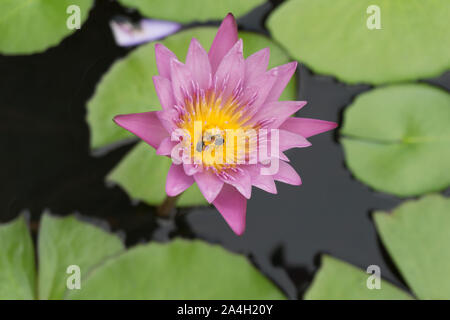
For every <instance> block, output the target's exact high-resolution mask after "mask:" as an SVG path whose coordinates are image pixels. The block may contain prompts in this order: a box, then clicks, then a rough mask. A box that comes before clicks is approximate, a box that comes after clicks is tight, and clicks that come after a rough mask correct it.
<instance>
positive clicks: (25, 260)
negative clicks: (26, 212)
mask: <svg viewBox="0 0 450 320" xmlns="http://www.w3.org/2000/svg"><path fill="white" fill-rule="evenodd" d="M35 278H36V271H35V264H34V249H33V242H32V241H31V237H30V234H29V232H28V227H27V224H26V222H25V219H24V218H23V217H20V218H18V219H16V220H14V221H12V222H10V223H7V224H3V225H0V299H1V300H30V299H34V297H35V289H36V285H35V283H36V282H35Z"/></svg>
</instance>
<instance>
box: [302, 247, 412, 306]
mask: <svg viewBox="0 0 450 320" xmlns="http://www.w3.org/2000/svg"><path fill="white" fill-rule="evenodd" d="M370 276H371V274H368V273H365V272H364V271H363V270H361V269H358V268H356V267H354V266H352V265H351V264H348V263H346V262H343V261H340V260H338V259H335V258H333V257H330V256H327V255H324V256H322V265H321V267H320V269H319V271H318V272H317V274H316V276H315V278H314V281H313V283H312V285H311V287H309V289H308V291H307V292H306V293H305V296H304V298H305V299H307V300H324V299H326V300H369V299H370V300H374V299H382V300H404V299H412V297H411V296H410V295H408V294H407V293H405V292H404V291H402V290H400V289H399V288H397V287H395V286H394V285H392V284H390V283H388V282H386V281H384V280H382V279H381V288H380V289H375V288H374V289H369V288H368V287H367V280H368V278H369V277H370Z"/></svg>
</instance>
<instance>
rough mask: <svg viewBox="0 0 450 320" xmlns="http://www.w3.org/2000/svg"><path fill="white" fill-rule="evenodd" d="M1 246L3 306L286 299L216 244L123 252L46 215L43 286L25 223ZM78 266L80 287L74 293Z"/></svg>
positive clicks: (4, 232) (41, 245)
mask: <svg viewBox="0 0 450 320" xmlns="http://www.w3.org/2000/svg"><path fill="white" fill-rule="evenodd" d="M0 248H1V250H0V300H3V299H35V298H36V299H63V298H68V299H164V298H169V299H285V296H284V295H283V293H282V292H281V291H280V290H279V289H278V288H277V287H276V286H275V285H274V284H273V283H272V282H271V281H270V280H269V279H267V278H266V277H264V275H262V274H261V273H260V272H259V271H258V270H257V269H256V268H255V267H254V266H253V265H252V264H251V263H250V262H249V261H248V260H247V259H246V258H245V257H244V256H242V255H238V254H235V253H231V252H228V251H227V250H225V249H223V248H222V247H220V246H218V245H210V244H207V243H205V242H202V241H199V240H195V241H187V240H175V241H171V242H169V243H166V244H161V243H150V244H146V245H139V246H137V247H134V248H132V249H130V250H127V251H125V249H124V245H123V243H122V242H121V240H120V239H119V238H118V237H117V236H115V235H113V234H111V233H109V232H106V231H104V230H102V229H100V228H98V227H96V226H93V225H91V224H89V223H86V222H82V221H80V220H78V219H77V218H75V217H74V216H68V217H64V218H57V217H54V216H51V215H49V214H44V215H43V217H42V219H41V227H40V229H39V235H38V250H37V252H38V255H39V256H38V261H39V268H38V271H39V275H38V277H37V278H38V279H37V280H38V281H36V265H35V262H34V251H35V250H34V248H33V242H32V240H31V237H30V234H29V231H28V228H27V225H26V223H25V220H24V219H23V217H19V218H17V219H16V220H14V221H12V222H10V223H8V224H3V225H0ZM72 265H76V266H78V267H79V271H80V279H81V285H80V287H79V288H74V289H69V288H67V281H68V280H70V277H72V276H74V274H73V273H70V272H69V273H68V272H67V270H68V267H69V266H72ZM112 280H113V281H112ZM36 288H38V289H36ZM36 291H37V294H36Z"/></svg>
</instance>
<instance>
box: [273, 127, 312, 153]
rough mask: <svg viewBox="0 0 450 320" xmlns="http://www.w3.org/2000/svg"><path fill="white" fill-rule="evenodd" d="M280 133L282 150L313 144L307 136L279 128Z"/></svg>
mask: <svg viewBox="0 0 450 320" xmlns="http://www.w3.org/2000/svg"><path fill="white" fill-rule="evenodd" d="M278 134H279V145H280V151H285V150H289V149H292V148H305V147H309V146H310V145H311V142H309V141H308V140H306V138H305V137H303V136H301V135H298V134H295V133H292V132H290V131H286V130H279V132H278Z"/></svg>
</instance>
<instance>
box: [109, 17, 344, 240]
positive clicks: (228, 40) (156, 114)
mask: <svg viewBox="0 0 450 320" xmlns="http://www.w3.org/2000/svg"><path fill="white" fill-rule="evenodd" d="M155 52H156V64H157V68H158V72H159V75H157V76H155V77H154V78H153V80H154V85H155V88H156V92H157V94H158V97H159V100H160V103H161V106H162V110H160V111H153V112H145V113H135V114H126V115H119V116H116V117H115V119H114V121H115V122H116V123H117V124H118V125H119V126H121V127H123V128H125V129H126V130H128V131H130V132H132V133H133V134H135V135H136V136H138V137H140V138H141V139H143V140H144V141H145V142H147V143H148V144H149V145H150V146H152V147H153V148H155V149H156V152H157V154H159V155H162V156H171V157H172V159H173V158H174V157H173V156H174V150H175V149H176V147H177V146H180V145H181V146H182V148H181V149H182V151H183V152H187V154H188V155H189V156H191V155H192V156H193V157H194V161H193V162H184V161H183V162H182V163H180V162H176V161H173V162H172V165H171V167H170V169H169V172H168V175H167V181H166V192H167V194H168V195H169V196H177V195H179V194H180V193H182V192H183V191H184V190H186V189H187V188H188V187H190V186H191V185H192V184H193V183H194V182H196V183H197V185H198V187H199V189H200V191H201V192H202V194H203V195H204V196H205V198H206V200H207V201H208V202H209V203H212V204H213V205H214V206H215V207H216V208H217V210H218V211H219V212H220V213H221V214H222V216H223V218H224V219H225V221H226V222H227V223H228V224H229V226H230V227H231V229H232V230H233V231H234V232H235V233H236V234H238V235H241V234H242V233H243V232H244V230H245V216H246V206H247V199H250V196H251V189H252V186H255V187H258V188H260V189H262V190H265V191H267V192H270V193H274V194H275V193H277V190H276V186H275V183H274V181H281V182H284V183H288V184H291V185H300V184H301V179H300V177H299V175H298V174H297V173H296V172H295V170H294V169H293V168H292V167H291V166H290V165H289V164H288V161H289V160H288V159H287V157H286V155H285V154H284V153H283V151H286V150H288V149H290V148H296V147H307V146H310V145H311V144H310V142H309V141H307V138H308V137H310V136H313V135H316V134H319V133H321V132H325V131H328V130H331V129H334V128H335V127H336V123H334V122H329V121H322V120H316V119H308V118H294V117H291V115H293V114H295V113H296V112H297V111H298V110H300V108H302V107H303V106H304V105H305V104H306V102H305V101H278V99H279V97H280V95H281V93H282V92H283V90H284V88H285V87H286V85H287V84H288V82H289V80H290V79H291V77H292V75H293V74H294V72H295V69H296V67H297V63H296V62H291V63H288V64H285V65H282V66H279V67H276V68H273V69H270V70H267V67H268V62H269V49H268V48H265V49H262V50H260V51H258V52H256V53H254V54H253V55H251V56H249V57H248V58H247V59H244V57H243V43H242V39H238V33H237V25H236V21H235V20H234V17H233V16H232V15H231V14H228V15H227V17H226V18H225V19H224V20H223V22H222V24H221V25H220V28H219V30H218V32H217V35H216V37H215V38H214V41H213V43H212V45H211V48H210V50H209V52H206V51H205V50H204V49H203V48H202V46H201V45H200V43H199V42H198V41H197V40H196V39H192V41H191V44H190V46H189V50H188V53H187V57H186V61H185V63H182V62H180V61H179V60H178V59H177V57H176V56H175V54H174V53H172V52H171V51H170V50H169V49H167V48H166V47H165V46H163V45H162V44H156V45H155ZM198 124H200V129H198V128H199V126H198ZM180 130H181V131H182V132H186V133H187V134H188V135H189V137H188V138H187V137H186V134H185V135H180V134H178V133H177V134H174V133H175V132H179V131H180ZM231 130H234V131H233V132H236V131H238V132H256V134H257V138H258V141H257V142H256V145H257V146H258V147H261V146H262V145H263V144H264V143H266V142H267V144H266V147H267V146H268V147H267V148H266V149H270V150H271V151H273V150H274V148H275V149H276V150H275V151H276V152H271V153H270V155H269V156H264V157H263V156H260V157H259V158H256V160H255V161H248V160H249V158H251V157H252V155H251V154H250V151H249V150H250V149H251V148H249V147H248V143H250V142H249V141H250V140H247V142H246V143H247V144H246V145H245V148H244V149H242V150H241V149H239V147H236V146H235V137H232V136H231V133H230V132H232V131H231ZM262 133H264V134H266V133H267V135H262ZM261 137H266V138H265V139H264V138H263V139H260V138H261ZM273 138H276V139H273ZM238 139H239V134H238ZM263 142H264V143H263ZM186 146H188V147H189V148H190V149H189V150H187V149H186ZM228 148H229V149H228ZM224 150H227V152H228V150H231V153H230V152H229V153H227V155H226V156H225V158H221V159H222V160H225V161H222V162H220V161H219V162H214V161H213V160H212V158H214V157H215V155H218V154H220V157H222V152H223V151H224ZM258 152H259V153H258V155H260V153H261V150H260V149H259V148H258ZM199 155H200V156H199ZM198 156H199V157H198ZM189 159H190V158H189ZM198 159H200V160H198ZM215 159H216V160H217V158H215ZM236 160H237V161H236ZM239 160H243V161H239ZM268 160H269V162H271V161H273V160H277V161H278V162H277V165H276V166H275V168H276V170H275V171H270V170H266V171H265V172H264V169H267V168H268V166H270V165H271V164H270V163H268V162H267V161H268Z"/></svg>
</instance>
